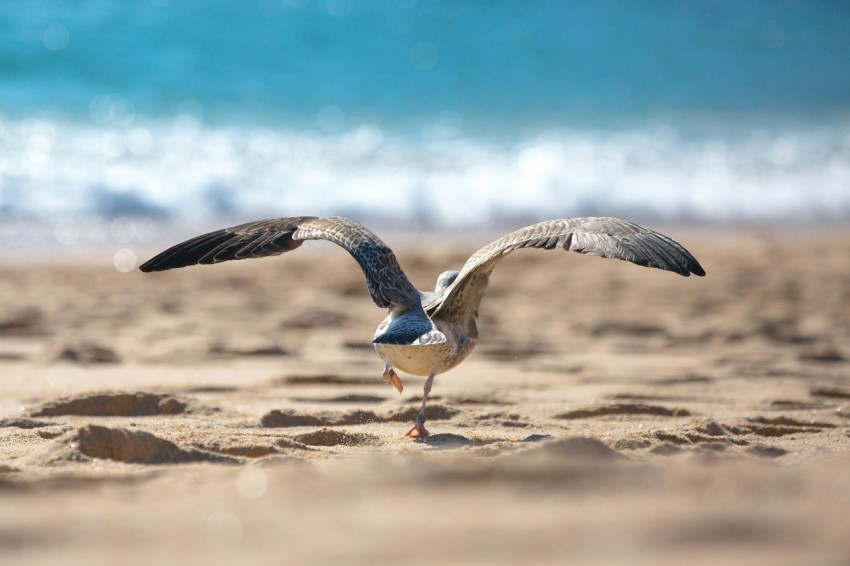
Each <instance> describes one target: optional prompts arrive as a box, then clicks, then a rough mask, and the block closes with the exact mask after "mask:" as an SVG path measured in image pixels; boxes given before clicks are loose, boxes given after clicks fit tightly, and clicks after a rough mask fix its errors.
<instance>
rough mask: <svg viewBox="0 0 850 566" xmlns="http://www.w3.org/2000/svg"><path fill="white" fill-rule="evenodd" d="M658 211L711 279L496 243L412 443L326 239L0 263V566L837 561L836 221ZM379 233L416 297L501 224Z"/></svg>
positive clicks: (846, 355) (409, 416)
mask: <svg viewBox="0 0 850 566" xmlns="http://www.w3.org/2000/svg"><path fill="white" fill-rule="evenodd" d="M662 231H663V232H665V233H667V234H669V235H671V236H672V237H674V238H675V239H676V240H678V241H679V242H681V243H682V244H683V245H685V246H686V247H687V248H688V249H689V250H690V251H691V252H692V253H693V254H694V255H695V256H696V257H697V258H698V259H699V261H700V262H701V263H702V265H703V267H704V268H705V270H706V271H707V276H706V277H705V278H697V277H690V278H684V277H679V276H677V275H674V274H671V273H665V272H661V271H658V270H652V269H645V268H639V267H636V266H633V265H629V264H626V263H624V262H619V261H613V260H601V259H598V258H589V257H582V256H580V255H579V254H567V253H564V252H563V251H548V252H547V251H541V250H523V251H520V252H517V253H515V254H513V255H511V257H510V258H508V259H506V260H505V261H504V262H502V263H501V264H500V265H499V266H498V267H497V269H496V270H495V272H494V273H493V276H492V280H491V286H490V288H489V290H488V291H487V294H486V295H485V297H484V301H483V303H482V306H481V317H480V319H479V330H480V335H481V336H480V342H479V344H478V346H477V348H476V349H475V351H474V352H473V354H472V355H471V356H470V358H469V359H468V360H466V361H465V362H464V363H463V364H461V365H460V366H459V367H457V368H455V369H454V370H452V371H450V372H449V373H447V374H444V375H440V376H438V377H437V379H436V381H435V384H434V389H433V392H432V395H431V401H430V403H429V420H428V429H429V430H430V432H431V436H430V437H428V438H425V439H420V440H413V439H409V438H404V437H403V434H404V432H405V431H406V430H407V429H408V428H409V427H410V425H411V424H412V422H413V417H414V415H415V414H416V412H417V411H418V406H419V403H420V400H421V388H422V383H423V380H422V378H418V377H413V376H407V375H405V374H401V377H402V378H403V379H404V383H405V388H404V391H403V393H402V394H399V393H397V392H396V391H395V389H394V388H393V387H392V386H390V385H387V384H383V383H382V381H381V372H382V370H383V364H382V362H381V360H380V359H379V358H378V357H377V355H376V354H375V352H374V350H373V348H372V346H371V344H370V341H371V337H372V334H373V332H374V327H375V326H377V324H378V323H379V322H380V321H381V319H382V318H383V316H384V313H383V312H382V311H381V310H380V309H378V308H376V307H375V305H374V304H373V303H372V302H371V301H370V299H369V296H368V294H367V291H366V286H365V284H364V282H363V278H362V274H361V272H360V270H359V269H358V268H357V265H356V263H355V262H354V261H353V260H352V259H351V258H350V257H348V256H347V254H346V253H345V252H343V251H342V250H340V249H338V248H336V247H334V246H332V245H329V244H324V243H313V242H310V243H309V245H308V246H304V247H303V248H302V249H299V250H297V251H296V252H295V253H291V254H286V255H285V256H283V257H281V258H268V259H263V260H250V261H239V262H229V263H225V264H221V265H216V266H201V267H193V268H187V269H182V270H174V271H169V272H163V273H157V274H143V273H140V272H138V270H133V271H130V272H127V273H124V272H121V271H118V270H116V268H115V265H114V264H113V259H114V254H115V252H116V251H117V247H115V248H114V249H113V248H109V247H107V246H104V247H103V248H100V249H95V250H92V251H87V252H82V251H76V252H74V251H71V250H69V251H68V253H64V252H62V251H61V250H59V251H56V250H54V251H51V252H50V253H46V254H44V255H43V256H42V255H40V254H27V255H24V254H20V253H19V254H16V255H11V254H7V255H5V256H3V257H2V258H0V263H2V270H0V293H2V296H3V301H2V307H0V374H2V376H3V377H2V379H0V497H2V498H3V501H4V504H3V505H2V506H0V561H2V562H4V563H9V564H47V563H56V562H57V561H59V560H63V561H64V562H66V563H87V564H107V563H115V562H121V563H125V564H152V563H155V564H168V563H174V564H176V563H185V562H187V561H190V562H205V563H211V564H217V563H222V564H223V563H228V564H232V563H239V564H271V563H275V564H277V563H282V564H305V563H327V562H331V561H339V562H343V563H351V564H375V563H400V562H402V561H403V562H405V563H434V562H448V563H504V564H509V563H517V562H520V561H530V562H534V563H540V564H563V563H608V564H616V563H629V564H678V563H682V562H685V561H687V562H688V563H692V564H716V563H719V562H721V561H724V562H727V563H734V564H764V563H772V564H801V563H809V564H846V563H848V561H850V546H848V544H847V542H846V541H847V536H848V534H850V518H848V516H847V512H846V511H847V509H848V508H850V449H848V448H850V347H848V345H850V307H849V306H848V305H850V238H848V232H847V229H846V228H845V227H831V228H813V227H797V228H790V229H789V228H788V227H787V226H782V227H780V226H779V225H774V226H770V225H766V226H760V227H747V226H704V227H683V226H670V227H662ZM385 239H386V241H387V243H389V244H390V245H391V246H393V248H394V249H395V251H396V254H397V255H398V258H399V261H400V263H401V266H402V268H403V269H404V270H405V272H406V273H407V274H408V276H409V278H410V279H411V281H412V282H413V283H414V284H415V285H417V286H418V287H419V288H422V289H431V288H432V287H433V282H434V281H435V279H436V277H437V275H438V274H439V273H440V272H442V271H444V270H446V269H459V268H460V266H461V265H462V264H463V262H464V261H465V259H466V258H467V257H468V256H469V255H470V254H471V253H472V252H474V251H475V250H476V249H477V248H478V247H480V246H483V245H484V244H486V243H487V242H488V241H489V240H488V239H487V238H483V239H480V240H479V238H477V237H476V238H473V237H463V238H461V237H458V236H444V237H439V238H435V241H436V242H437V243H436V244H435V245H431V246H426V245H425V243H424V242H425V241H427V240H428V238H427V237H425V236H423V237H422V238H418V243H417V241H416V240H415V239H413V238H409V237H408V238H406V239H397V240H394V239H393V238H390V237H387V238H385ZM157 251H160V250H159V249H153V248H151V249H139V250H136V251H135V253H137V254H138V257H139V259H140V260H141V261H143V260H144V259H147V258H148V257H150V255H152V254H153V253H155V252H157Z"/></svg>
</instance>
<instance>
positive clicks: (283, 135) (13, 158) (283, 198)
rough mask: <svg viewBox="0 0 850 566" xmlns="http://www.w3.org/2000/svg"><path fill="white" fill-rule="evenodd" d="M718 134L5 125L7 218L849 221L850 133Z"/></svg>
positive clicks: (59, 232) (1, 201)
mask: <svg viewBox="0 0 850 566" xmlns="http://www.w3.org/2000/svg"><path fill="white" fill-rule="evenodd" d="M720 132H721V133H714V134H712V133H703V134H700V135H685V134H683V133H681V132H680V131H677V130H675V129H673V128H670V127H664V126H648V127H645V128H641V129H630V130H622V131H610V130H575V131H569V130H551V131H542V132H536V133H533V134H527V135H518V136H515V137H513V138H508V137H506V136H500V137H483V136H471V135H464V134H462V133H459V132H458V131H457V130H456V129H452V128H446V127H434V128H432V129H429V130H428V131H424V132H419V133H415V134H409V133H408V134H404V135H402V134H399V133H397V132H391V131H385V130H382V129H381V128H379V127H377V126H375V125H371V124H363V125H360V126H358V127H355V128H353V129H349V130H345V131H341V132H337V133H326V132H320V131H294V130H286V129H263V128H253V129H240V128H234V127H212V126H207V125H204V124H201V123H199V122H197V121H195V120H192V119H189V118H183V119H178V120H174V121H170V122H155V121H151V122H147V123H146V122H144V121H143V120H140V119H135V120H133V121H132V122H131V123H128V124H127V125H126V126H123V127H119V126H115V125H114V124H113V125H103V124H100V125H92V124H79V123H74V122H62V121H56V120H53V121H49V120H37V119H27V120H18V121H9V120H7V121H0V147H2V151H0V214H2V218H6V219H7V221H11V220H13V219H27V218H33V219H40V220H42V221H52V222H55V235H56V238H57V239H58V240H60V241H62V242H66V243H67V242H70V241H75V240H77V239H79V238H84V239H85V238H86V237H90V238H94V237H96V236H95V235H92V234H90V233H87V232H86V230H89V231H91V230H95V229H94V228H92V227H91V226H88V225H87V224H86V222H85V219H86V218H101V219H103V220H104V221H105V222H106V224H105V227H103V228H101V229H99V230H100V232H102V233H103V235H104V236H105V237H107V238H108V237H109V234H110V233H111V232H119V233H120V234H119V235H120V236H121V238H120V239H121V240H122V241H127V238H126V237H125V236H126V234H127V233H129V232H128V231H131V228H130V227H128V226H129V225H128V224H127V223H126V222H125V221H119V222H118V224H110V223H111V222H112V221H113V220H114V219H116V218H119V217H123V218H137V219H144V218H148V219H150V218H154V219H155V218H162V219H178V220H190V221H199V222H204V221H207V220H210V219H214V218H216V217H219V216H227V217H229V218H234V217H245V218H249V217H255V216H261V217H269V216H276V215H291V214H353V215H359V216H360V217H367V216H368V217H394V218H397V219H399V220H400V221H401V222H414V221H415V222H422V223H429V224H431V225H434V226H436V227H451V226H460V225H466V224H469V223H472V224H483V223H487V222H492V221H495V220H499V219H510V218H523V219H528V218H549V217H557V216H572V215H579V214H612V215H614V214H616V215H628V214H630V213H631V214H632V215H639V216H640V217H654V218H660V219H664V220H673V221H675V220H682V219H695V220H705V221H747V220H753V219H757V220H772V219H785V218H790V217H794V218H800V219H803V220H812V219H832V220H845V219H847V218H850V128H848V127H846V126H844V125H841V124H835V125H830V126H817V127H816V126H811V127H793V128H792V127H788V128H784V129H779V130H774V131H767V130H746V129H743V128H739V129H737V130H736V133H735V134H734V135H733V134H732V133H730V132H731V130H729V129H727V130H726V131H725V132H726V133H723V131H722V130H720ZM140 222H141V221H140ZM141 225H143V223H142V224H140V226H141ZM132 231H133V234H134V237H135V231H136V225H133V226H132ZM143 233H144V230H142V229H140V230H139V237H142V236H141V234H143ZM87 234H88V236H87ZM0 237H2V234H0Z"/></svg>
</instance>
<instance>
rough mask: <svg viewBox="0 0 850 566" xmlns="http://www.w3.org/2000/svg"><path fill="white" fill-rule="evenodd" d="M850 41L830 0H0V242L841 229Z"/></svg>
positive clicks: (843, 9)
mask: <svg viewBox="0 0 850 566" xmlns="http://www.w3.org/2000/svg"><path fill="white" fill-rule="evenodd" d="M848 30H850V3H847V2H841V1H837V0H836V1H827V0H807V1H803V0H799V1H793V0H791V1H785V2H781V1H760V0H751V1H747V2H740V1H737V0H714V1H705V2H696V1H684V0H680V1H674V0H668V1H662V0H658V1H644V2H622V1H614V0H600V1H591V0H583V1H582V0H577V1H563V0H540V1H535V2H519V1H507V0H467V1H452V0H419V1H416V0H251V1H223V0H133V1H126V0H87V1H81V2H67V1H58V0H54V1H51V0H32V1H29V2H19V1H13V0H4V1H0V241H4V242H7V243H9V242H20V241H22V240H26V241H32V240H33V239H37V238H36V236H35V235H34V234H40V236H39V237H41V238H42V239H46V240H49V241H57V242H58V243H60V244H64V245H73V244H75V243H79V242H80V241H84V240H97V239H99V238H107V239H110V238H111V239H113V240H114V239H116V235H115V232H116V229H115V226H116V220H117V221H118V224H117V225H118V226H119V229H117V230H118V232H119V233H121V234H123V233H122V232H121V230H120V226H122V225H123V224H121V223H122V222H125V223H126V222H127V221H128V219H129V220H130V221H132V223H133V226H143V225H149V224H150V223H155V224H163V223H165V224H168V223H171V224H177V225H184V226H200V225H216V223H223V222H237V221H247V220H251V219H255V218H264V217H271V216H282V215H304V214H315V215H325V214H342V215H350V216H354V217H356V218H358V219H360V220H363V221H366V222H368V221H373V222H379V223H380V224H381V225H382V226H395V227H399V228H404V227H410V226H417V227H428V228H437V229H451V230H463V229H464V228H465V227H469V226H471V227H477V228H480V227H487V226H494V225H502V224H514V225H515V224H517V223H521V222H525V221H533V220H539V219H544V218H553V217H569V216H578V215H616V216H625V217H629V218H637V219H639V220H646V221H657V222H702V223H726V222H787V221H797V222H804V223H813V222H816V223H821V222H833V223H835V222H838V223H845V222H847V220H848V219H850V32H848ZM146 223H147V224H146ZM32 226H40V227H44V226H47V227H48V228H49V229H48V230H44V229H41V228H40V229H39V230H34V229H28V228H27V227H32ZM92 226H101V228H99V229H97V230H93V229H90V228H91V227H92ZM137 232H138V234H142V231H138V230H136V229H135V228H134V232H133V234H134V235H131V236H129V237H128V236H126V234H124V235H121V236H120V237H119V238H117V239H118V240H119V241H120V240H121V239H122V238H123V239H128V238H129V240H132V239H133V238H141V237H142V236H141V235H137Z"/></svg>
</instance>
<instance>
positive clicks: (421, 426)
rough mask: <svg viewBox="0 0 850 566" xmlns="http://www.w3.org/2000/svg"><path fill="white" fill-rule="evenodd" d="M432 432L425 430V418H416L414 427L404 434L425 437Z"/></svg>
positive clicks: (412, 436) (411, 436)
mask: <svg viewBox="0 0 850 566" xmlns="http://www.w3.org/2000/svg"><path fill="white" fill-rule="evenodd" d="M429 434H431V433H430V432H428V431H427V430H425V419H422V420H420V419H416V424H414V425H413V428H411V429H410V430H408V431H407V434H405V435H404V436H409V437H410V438H424V437H426V436H428V435H429Z"/></svg>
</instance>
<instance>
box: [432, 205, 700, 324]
mask: <svg viewBox="0 0 850 566" xmlns="http://www.w3.org/2000/svg"><path fill="white" fill-rule="evenodd" d="M520 248H541V249H546V250H551V249H555V248H563V249H565V250H568V251H574V252H579V253H582V254H586V255H595V256H600V257H611V258H616V259H622V260H625V261H630V262H632V263H636V264H638V265H643V266H646V267H655V268H658V269H664V270H666V271H673V272H675V273H678V274H679V275H684V276H685V277H687V276H689V275H690V274H692V273H693V274H694V275H699V276H703V275H705V271H704V270H703V268H702V266H700V264H699V262H698V261H697V260H696V258H694V256H692V255H691V254H690V253H689V252H688V250H686V249H685V248H684V247H682V245H681V244H679V243H678V242H675V241H673V240H672V239H671V238H668V237H667V236H665V235H663V234H659V233H658V232H654V231H652V230H649V229H647V228H644V227H642V226H638V225H637V224H634V223H632V222H628V221H626V220H619V219H617V218H597V217H588V218H570V219H561V220H547V221H545V222H540V223H539V224H532V225H531V226H526V227H525V228H520V229H519V230H517V231H515V232H511V233H510V234H508V235H506V236H504V237H502V238H499V239H498V240H496V241H495V242H492V243H490V244H488V245H487V246H484V247H483V248H481V249H480V250H478V251H477V252H475V254H473V255H472V257H470V258H469V260H467V262H466V264H465V265H464V266H463V269H461V271H460V274H459V275H458V276H457V278H456V279H455V280H454V282H453V283H452V284H451V285H450V286H449V287H447V288H446V289H445V290H444V291H443V292H442V293H440V294H438V295H437V296H436V297H434V299H432V300H431V301H429V303H428V304H426V305H425V309H426V311H427V312H428V314H429V315H430V316H431V317H434V316H438V315H439V316H441V317H443V318H445V319H448V320H455V319H458V318H459V317H464V316H467V314H468V313H469V312H470V310H472V309H474V310H476V311H477V309H478V305H479V303H480V302H481V297H482V296H483V294H484V291H485V289H486V288H487V284H488V282H489V277H490V272H491V271H493V268H494V267H495V266H496V264H497V263H498V262H499V261H501V260H502V259H503V258H504V257H505V256H506V255H507V254H509V253H511V252H512V251H514V250H517V249H520Z"/></svg>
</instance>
